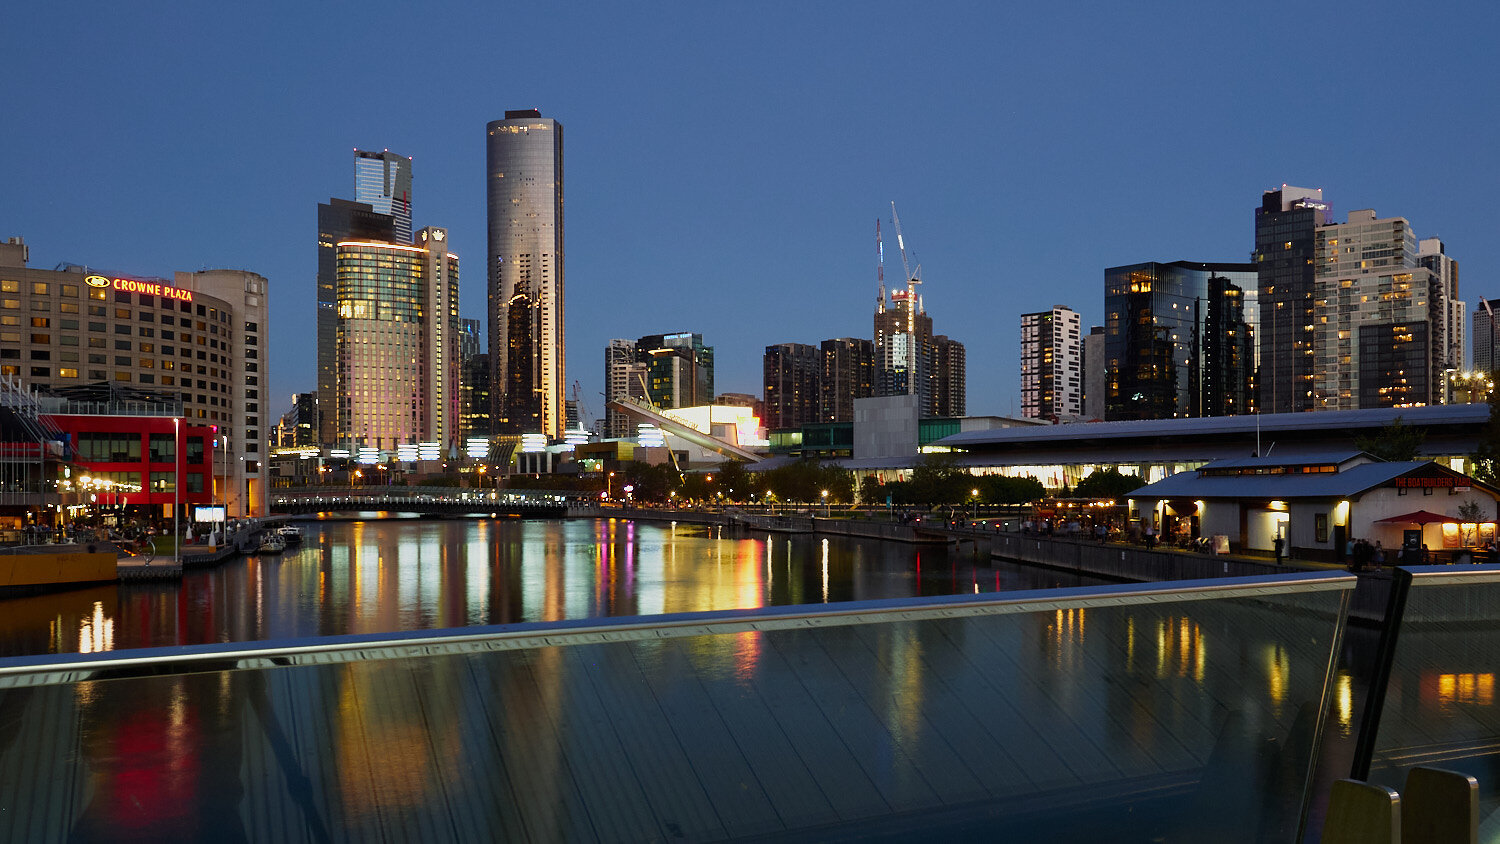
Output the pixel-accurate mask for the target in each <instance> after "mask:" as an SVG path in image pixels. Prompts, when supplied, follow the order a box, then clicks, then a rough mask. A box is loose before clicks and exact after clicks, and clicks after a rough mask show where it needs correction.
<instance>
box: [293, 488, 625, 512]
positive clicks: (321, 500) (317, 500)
mask: <svg viewBox="0 0 1500 844" xmlns="http://www.w3.org/2000/svg"><path fill="white" fill-rule="evenodd" d="M598 495H599V493H597V492H576V491H558V490H540V489H498V490H497V489H468V488H460V487H422V486H412V487H406V486H366V487H358V486H356V487H316V488H313V489H295V490H293V489H284V490H277V491H276V492H274V493H272V494H271V512H273V513H278V514H285V515H289V516H295V515H311V514H315V513H327V514H333V513H361V512H372V511H386V512H396V513H417V514H420V515H434V516H459V515H468V514H476V513H478V514H484V515H494V516H521V517H526V518H566V517H568V516H588V515H592V514H594V513H596V512H597V511H598Z"/></svg>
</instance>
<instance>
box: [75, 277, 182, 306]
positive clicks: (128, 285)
mask: <svg viewBox="0 0 1500 844" xmlns="http://www.w3.org/2000/svg"><path fill="white" fill-rule="evenodd" d="M84 282H85V283H86V284H88V286H90V287H113V288H114V289H115V290H118V291H120V292H121V293H145V294H147V295H148V296H165V297H166V298H168V299H176V300H178V301H179V302H191V301H193V291H191V290H183V289H182V288H180V287H173V286H172V285H170V284H162V283H161V282H159V281H136V280H135V279H133V278H105V277H104V276H102V275H91V276H89V277H88V278H85V279H84Z"/></svg>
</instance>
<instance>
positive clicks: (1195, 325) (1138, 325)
mask: <svg viewBox="0 0 1500 844" xmlns="http://www.w3.org/2000/svg"><path fill="white" fill-rule="evenodd" d="M1255 284H1256V266H1255V265H1254V264H1204V263H1198V262H1193V261H1174V262H1172V263H1170V264H1159V263H1156V262H1155V261H1151V262H1147V263H1144V264H1131V265H1128V266H1123V267H1111V268H1109V269H1107V270H1105V271H1104V310H1105V336H1104V356H1105V359H1106V364H1105V365H1106V373H1107V374H1106V376H1105V377H1106V387H1105V411H1104V412H1105V418H1106V419H1110V420H1115V419H1171V418H1177V417H1194V416H1233V415H1236V414H1240V413H1248V412H1250V411H1252V410H1253V409H1254V404H1253V402H1252V400H1251V399H1252V394H1251V384H1252V379H1253V377H1254V373H1255V346H1254V338H1253V336H1252V329H1251V324H1252V323H1251V320H1250V318H1248V313H1250V312H1253V306H1251V305H1250V304H1249V300H1252V299H1254V298H1255V296H1254V293H1253V292H1251V291H1253V290H1254V289H1255V287H1254V286H1255Z"/></svg>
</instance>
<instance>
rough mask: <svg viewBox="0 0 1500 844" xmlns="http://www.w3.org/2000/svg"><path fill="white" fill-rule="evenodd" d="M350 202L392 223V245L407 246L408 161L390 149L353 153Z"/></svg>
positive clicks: (409, 230)
mask: <svg viewBox="0 0 1500 844" xmlns="http://www.w3.org/2000/svg"><path fill="white" fill-rule="evenodd" d="M354 201H355V202H363V203H365V204H366V205H368V206H370V207H371V208H373V209H375V210H376V211H377V212H379V213H381V214H389V215H391V216H392V217H393V218H395V221H396V242H397V243H401V244H407V243H411V159H410V158H409V157H407V156H404V155H397V154H396V153H394V152H391V151H390V150H383V151H381V152H366V151H365V150H360V149H357V150H355V151H354Z"/></svg>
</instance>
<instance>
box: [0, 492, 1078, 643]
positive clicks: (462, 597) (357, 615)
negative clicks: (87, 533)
mask: <svg viewBox="0 0 1500 844" xmlns="http://www.w3.org/2000/svg"><path fill="white" fill-rule="evenodd" d="M306 527H307V531H306V534H307V536H306V540H305V542H304V543H303V545H302V546H301V547H297V546H293V547H292V548H291V549H288V551H287V552H286V553H284V554H281V555H276V556H264V557H261V556H250V557H246V558H242V559H239V560H235V561H231V562H228V563H225V564H223V565H221V566H217V567H214V568H211V569H203V570H192V571H189V572H188V573H187V575H186V576H185V577H184V578H183V580H182V582H181V583H180V584H179V583H160V584H151V583H130V584H121V585H119V586H107V587H96V588H90V589H81V590H71V591H67V592H61V593H56V594H50V595H38V596H31V597H26V598H15V599H9V600H3V601H0V608H3V610H4V611H3V612H0V655H22V654H40V653H65V652H90V651H97V650H113V649H118V648H140V647H155V646H166V645H189V644H203V643H212V642H229V641H248V640H257V639H282V638H300V637H309V636H327V635H340V634H355V633H383V632H395V631H404V630H419V629H433V628H445V627H462V626H473V625H487V624H509V623H515V622H523V621H556V620H561V619H576V618H592V617H600V616H621V615H653V614H659V613H675V612H692V611H700V610H728V609H747V608H754V607H761V606H767V605H790V604H805V603H821V602H828V601H850V600H861V599H871V598H892V597H910V596H914V595H944V594H957V593H963V592H971V593H972V592H974V591H996V590H1001V589H1004V590H1007V591H1009V590H1016V589H1029V588H1047V587H1052V586H1072V585H1080V584H1081V583H1085V582H1091V581H1086V580H1082V579H1080V578H1078V577H1074V576H1069V575H1065V574H1059V573H1054V572H1045V571H1041V570H1035V571H1030V572H1028V571H1021V570H1006V571H1004V572H1003V574H1002V571H1001V570H998V569H995V568H993V567H992V566H991V563H990V560H989V559H988V558H987V557H981V556H977V555H975V553H974V552H973V551H972V550H971V549H969V548H965V549H964V550H963V551H962V552H959V551H953V550H950V549H948V548H945V547H944V546H941V545H939V546H932V545H925V546H919V545H906V544H901V543H882V542H878V541H874V540H854V539H844V538H839V537H812V536H788V535H769V536H768V535H766V534H757V535H753V536H748V537H746V536H730V537H722V536H719V535H718V534H719V530H718V529H714V528H708V527H703V526H698V525H689V524H684V523H676V524H670V523H644V522H643V523H636V522H629V521H623V520H615V519H603V520H593V521H584V520H576V521H519V520H493V519H474V520H425V519H371V520H367V521H353V522H323V523H317V524H308V525H307V526H306Z"/></svg>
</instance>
